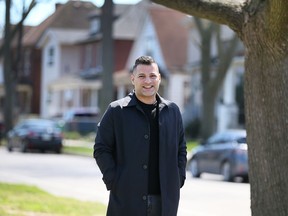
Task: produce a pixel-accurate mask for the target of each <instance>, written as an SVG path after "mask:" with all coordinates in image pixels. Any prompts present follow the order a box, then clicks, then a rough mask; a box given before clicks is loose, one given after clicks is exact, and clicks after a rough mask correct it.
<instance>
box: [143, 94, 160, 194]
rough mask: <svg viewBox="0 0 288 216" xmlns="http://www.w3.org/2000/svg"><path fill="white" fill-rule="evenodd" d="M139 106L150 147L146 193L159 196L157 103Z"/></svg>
mask: <svg viewBox="0 0 288 216" xmlns="http://www.w3.org/2000/svg"><path fill="white" fill-rule="evenodd" d="M138 102H139V104H140V106H141V107H142V109H143V111H144V112H145V114H146V117H147V119H148V120H149V125H150V147H149V171H148V172H149V173H148V193H149V194H153V195H157V194H160V193H161V192H160V179H159V123H158V103H157V101H156V102H155V103H154V104H145V103H143V102H141V101H139V100H138Z"/></svg>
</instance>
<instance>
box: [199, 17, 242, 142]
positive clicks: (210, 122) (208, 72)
mask: <svg viewBox="0 0 288 216" xmlns="http://www.w3.org/2000/svg"><path fill="white" fill-rule="evenodd" d="M194 20H195V23H196V26H197V30H198V31H199V34H200V37H201V44H200V51H201V75H202V78H201V82H202V101H203V111H202V118H201V137H202V138H204V139H206V138H208V137H209V136H210V135H211V134H212V133H213V132H214V131H215V118H214V113H215V112H214V110H215V107H216V100H217V97H218V94H219V91H220V89H221V87H222V84H223V81H224V79H225V76H226V74H227V71H228V69H229V66H230V64H231V62H232V59H233V57H234V54H235V51H236V48H237V44H238V41H239V39H238V37H237V35H236V34H235V35H234V37H233V38H232V39H231V40H230V41H229V43H228V45H227V47H225V50H224V47H223V41H222V40H221V26H220V25H218V24H215V23H213V22H207V21H206V20H205V23H204V20H202V19H199V18H197V17H195V18H194ZM213 36H215V37H216V39H217V40H216V45H217V48H218V49H217V50H218V51H217V58H218V60H217V65H215V64H212V61H211V59H212V54H211V46H212V40H213ZM213 70H214V72H215V73H213V75H212V71H213Z"/></svg>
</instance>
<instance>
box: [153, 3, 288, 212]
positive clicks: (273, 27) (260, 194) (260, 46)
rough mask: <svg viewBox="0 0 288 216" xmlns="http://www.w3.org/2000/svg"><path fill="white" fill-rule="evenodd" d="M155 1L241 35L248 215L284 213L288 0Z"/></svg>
mask: <svg viewBox="0 0 288 216" xmlns="http://www.w3.org/2000/svg"><path fill="white" fill-rule="evenodd" d="M155 2H157V3H161V4H163V5H166V6H168V7H172V8H174V9H176V10H180V11H183V12H185V13H188V14H190V15H193V16H199V17H202V18H207V19H210V20H212V21H215V22H218V23H220V24H226V25H228V26H230V27H231V28H232V29H233V30H234V31H235V32H236V33H237V34H238V36H239V37H240V38H241V39H242V41H243V43H244V45H245V49H246V50H245V59H246V60H245V88H244V91H245V112H246V128H247V133H248V146H249V147H248V152H249V169H250V170H249V179H250V185H251V210H252V216H287V215H288V183H287V182H288V181H287V179H288V169H287V164H288V156H287V155H288V37H287V35H288V25H287V23H288V13H287V11H288V3H287V0H247V1H240V0H239V1H236V0H234V1H232V0H231V1H228V0H222V1H221V0H211V1H208V0H194V1H191V0H174V1H172V0H170V1H169V0H155ZM215 7H216V9H217V10H215ZM203 8H205V9H206V10H203ZM220 8H223V10H221V9H220ZM237 18H239V19H238V20H237Z"/></svg>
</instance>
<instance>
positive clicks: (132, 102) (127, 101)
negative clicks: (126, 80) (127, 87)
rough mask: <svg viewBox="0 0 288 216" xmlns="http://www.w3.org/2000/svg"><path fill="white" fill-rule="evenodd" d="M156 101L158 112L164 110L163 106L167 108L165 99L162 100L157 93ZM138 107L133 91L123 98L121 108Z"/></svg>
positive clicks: (167, 102)
mask: <svg viewBox="0 0 288 216" xmlns="http://www.w3.org/2000/svg"><path fill="white" fill-rule="evenodd" d="M156 100H157V101H158V103H159V109H160V110H161V109H162V108H164V107H165V106H168V104H169V103H170V102H169V101H167V100H166V99H164V98H162V97H161V96H160V95H159V94H158V93H157V95H156ZM138 105H139V104H138V103H137V98H136V95H135V92H134V91H133V92H131V93H130V94H129V95H127V96H126V97H125V98H124V102H123V107H130V106H138Z"/></svg>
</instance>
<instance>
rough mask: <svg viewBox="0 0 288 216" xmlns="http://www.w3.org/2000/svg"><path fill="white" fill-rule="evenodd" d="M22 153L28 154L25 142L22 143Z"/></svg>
mask: <svg viewBox="0 0 288 216" xmlns="http://www.w3.org/2000/svg"><path fill="white" fill-rule="evenodd" d="M21 152H23V153H25V152H27V143H26V141H24V140H23V141H22V142H21Z"/></svg>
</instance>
